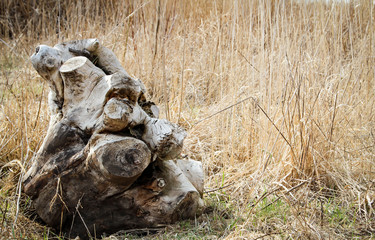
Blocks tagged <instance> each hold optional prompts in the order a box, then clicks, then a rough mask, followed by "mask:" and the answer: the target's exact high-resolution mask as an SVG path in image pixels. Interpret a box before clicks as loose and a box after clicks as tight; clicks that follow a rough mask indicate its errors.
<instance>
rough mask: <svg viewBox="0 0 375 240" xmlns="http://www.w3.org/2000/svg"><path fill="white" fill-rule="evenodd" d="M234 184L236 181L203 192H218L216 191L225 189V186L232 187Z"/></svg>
mask: <svg viewBox="0 0 375 240" xmlns="http://www.w3.org/2000/svg"><path fill="white" fill-rule="evenodd" d="M233 184H234V183H229V184H227V185H224V186H222V187H219V188H214V189H212V190H207V191H204V192H203V193H210V192H216V191H219V190H221V189H224V188H227V187H230V186H232V185H233Z"/></svg>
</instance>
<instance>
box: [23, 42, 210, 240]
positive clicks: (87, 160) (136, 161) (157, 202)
mask: <svg viewBox="0 0 375 240" xmlns="http://www.w3.org/2000/svg"><path fill="white" fill-rule="evenodd" d="M31 61H32V63H33V66H34V68H35V69H36V70H37V71H38V73H39V74H40V75H41V76H42V77H43V78H44V79H45V80H46V81H47V82H48V83H49V86H50V94H49V105H50V110H51V120H50V124H49V128H48V131H47V135H46V137H45V139H44V142H43V144H42V146H41V148H40V149H39V151H38V153H37V155H36V156H35V157H34V158H33V159H32V166H31V167H30V169H29V170H28V172H27V173H26V175H25V177H24V192H25V193H26V194H28V195H29V196H31V197H32V199H33V204H34V205H35V209H36V212H37V214H38V215H39V216H40V217H41V219H42V220H43V221H45V222H46V223H47V224H48V225H49V226H51V227H53V228H55V229H56V230H58V231H61V232H63V233H65V234H66V236H69V237H74V236H80V237H82V238H89V237H90V236H94V235H95V236H98V235H100V234H102V233H104V232H105V233H107V234H110V233H113V232H116V231H118V230H123V229H129V228H147V227H155V226H161V225H165V224H169V223H173V222H175V221H177V220H181V219H185V218H191V217H194V216H195V215H196V214H197V212H199V211H198V210H199V208H200V207H202V205H203V201H202V198H201V197H202V192H203V170H202V166H201V164H200V163H199V162H197V161H193V160H188V159H185V160H177V159H176V158H177V157H178V155H179V154H180V152H181V149H182V145H183V141H184V138H185V136H186V132H185V131H184V130H183V129H182V128H181V127H179V126H178V125H176V124H173V123H171V122H169V121H167V120H165V119H158V115H159V110H158V108H157V107H156V105H155V104H154V103H152V102H149V101H147V100H146V98H145V88H144V86H143V84H142V83H141V82H140V81H139V80H136V79H133V78H132V77H130V76H129V75H128V74H127V72H126V71H125V70H124V69H123V68H122V66H121V64H120V63H119V61H118V60H117V58H116V57H115V55H114V54H113V52H112V51H110V50H109V49H107V48H105V47H103V46H101V45H100V43H99V41H98V40H97V39H87V40H80V41H71V42H67V43H62V44H58V45H56V46H55V47H53V48H51V47H48V46H45V45H41V46H39V47H37V49H36V52H35V53H34V54H33V56H32V57H31Z"/></svg>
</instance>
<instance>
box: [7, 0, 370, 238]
mask: <svg viewBox="0 0 375 240" xmlns="http://www.w3.org/2000/svg"><path fill="white" fill-rule="evenodd" d="M22 2H23V1H21V0H17V1H7V0H2V1H0V9H2V10H1V11H0V33H1V35H2V37H1V39H0V41H1V43H0V51H1V55H0V119H1V122H0V167H1V172H0V185H1V190H0V199H1V200H0V208H1V209H0V210H1V212H0V227H1V230H0V232H1V233H0V237H3V238H8V237H14V238H37V239H38V238H43V237H45V238H52V236H53V235H52V233H50V232H49V230H48V229H47V228H46V227H43V226H42V225H40V224H38V223H36V222H33V221H30V220H29V219H28V218H26V217H25V216H30V215H32V208H31V206H30V201H29V200H28V199H27V197H25V196H23V195H19V192H20V191H19V190H20V189H19V188H20V186H19V184H18V182H19V177H20V175H22V171H23V170H22V168H26V169H27V167H28V166H29V162H30V159H31V158H32V156H33V154H34V153H35V152H36V151H37V149H38V146H39V145H40V143H41V141H42V139H43V136H44V134H45V132H46V126H47V123H48V113H47V106H46V104H47V103H46V95H47V91H48V89H47V85H46V84H44V83H43V81H42V80H41V78H40V77H39V76H38V75H37V74H36V72H35V71H34V70H33V69H32V67H31V64H30V63H29V60H28V56H30V55H31V53H32V52H33V51H34V49H35V46H36V45H37V44H39V43H44V44H47V45H54V44H56V43H57V42H59V41H65V40H71V39H82V38H92V37H96V38H99V39H100V40H101V41H102V42H103V44H104V45H106V46H108V47H110V48H111V49H112V50H113V51H114V52H115V54H116V55H117V56H118V58H119V59H120V61H121V62H122V63H123V65H124V66H125V68H126V69H127V71H128V72H129V73H130V74H131V75H134V76H136V77H138V78H141V79H142V81H143V82H144V84H145V85H146V88H147V89H148V91H149V98H150V99H152V100H153V101H155V102H157V103H158V105H159V106H160V107H161V108H162V111H161V112H162V117H163V118H168V119H170V120H171V121H173V122H178V123H180V124H181V125H183V126H184V127H185V128H186V129H187V130H188V132H189V136H188V138H187V139H186V141H185V154H188V155H189V156H190V157H192V158H195V159H198V160H200V161H202V162H203V164H204V167H205V172H206V182H205V184H206V185H205V186H206V189H207V194H206V196H205V199H206V202H207V206H208V207H207V209H206V211H205V213H204V214H203V216H202V217H200V218H198V219H196V220H195V221H193V222H189V221H188V222H183V223H180V224H177V225H174V226H171V227H169V228H167V229H164V230H163V231H162V232H160V233H158V234H156V235H152V236H150V238H159V239H174V238H204V237H206V238H228V239H231V238H253V239H255V238H276V239H278V238H280V239H285V238H291V239H307V238H310V239H328V238H332V239H338V238H342V239H347V238H372V237H374V235H375V220H374V219H375V213H374V209H373V208H374V207H375V204H374V201H375V181H374V179H375V178H374V176H375V165H374V164H375V119H374V117H375V106H374V104H375V86H374V84H375V69H374V66H375V7H374V4H373V3H372V1H369V0H363V1H350V3H344V2H339V1H337V2H336V1H333V2H330V3H326V1H322V2H319V1H306V2H304V1H233V2H232V1H198V0H195V1H174V0H169V1H167V0H165V1H142V0H140V1H132V2H131V3H129V2H128V1H104V0H103V1H84V0H82V1H74V2H76V3H72V2H73V1H57V4H56V3H55V1H54V3H53V4H52V2H51V3H49V2H48V1H42V3H40V4H39V5H36V4H35V3H32V1H30V3H28V5H25V4H22ZM4 9H5V11H4ZM59 12H60V13H61V14H58V13H59ZM236 103H237V104H236ZM228 106H231V107H230V108H228V109H227V110H225V111H222V112H220V110H222V109H225V108H226V107H228ZM216 113H217V114H216ZM21 166H22V167H21ZM210 190H215V191H210ZM16 217H17V219H16ZM129 234H130V233H126V234H119V235H117V237H118V238H120V236H122V237H124V236H125V237H127V238H133V237H134V238H135V237H136V236H137V235H132V234H130V235H129ZM113 238H115V236H112V239H113ZM146 238H147V236H146Z"/></svg>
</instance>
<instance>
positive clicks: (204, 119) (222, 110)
mask: <svg viewBox="0 0 375 240" xmlns="http://www.w3.org/2000/svg"><path fill="white" fill-rule="evenodd" d="M249 99H253V100H254V101H255V99H254V98H253V97H252V96H250V97H247V98H245V99H243V100H241V101H239V102H236V103H234V104H232V105H230V106H228V107H226V108H224V109H221V110H220V111H218V112H216V113H214V114H211V115H210V116H208V117H205V118H203V119H202V120H199V121H198V122H196V123H194V125H198V124H199V123H201V122H203V121H206V120H207V119H209V118H212V117H213V116H216V115H218V114H219V113H222V112H224V111H226V110H228V109H231V108H232V107H234V106H236V105H238V104H240V103H243V102H245V101H247V100H249Z"/></svg>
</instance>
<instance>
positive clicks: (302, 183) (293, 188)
mask: <svg viewBox="0 0 375 240" xmlns="http://www.w3.org/2000/svg"><path fill="white" fill-rule="evenodd" d="M307 182H308V181H305V182H301V183H300V184H298V185H297V186H294V187H292V188H291V189H289V190H288V191H286V192H285V193H290V192H291V191H293V190H295V189H297V188H299V187H301V186H302V185H304V184H305V183H307ZM280 198H281V197H278V198H276V199H275V200H273V201H272V202H271V203H269V204H267V206H265V207H263V208H262V209H261V211H262V210H264V209H266V208H268V207H269V206H271V205H272V204H274V203H275V202H277V201H278V200H279V199H280Z"/></svg>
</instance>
